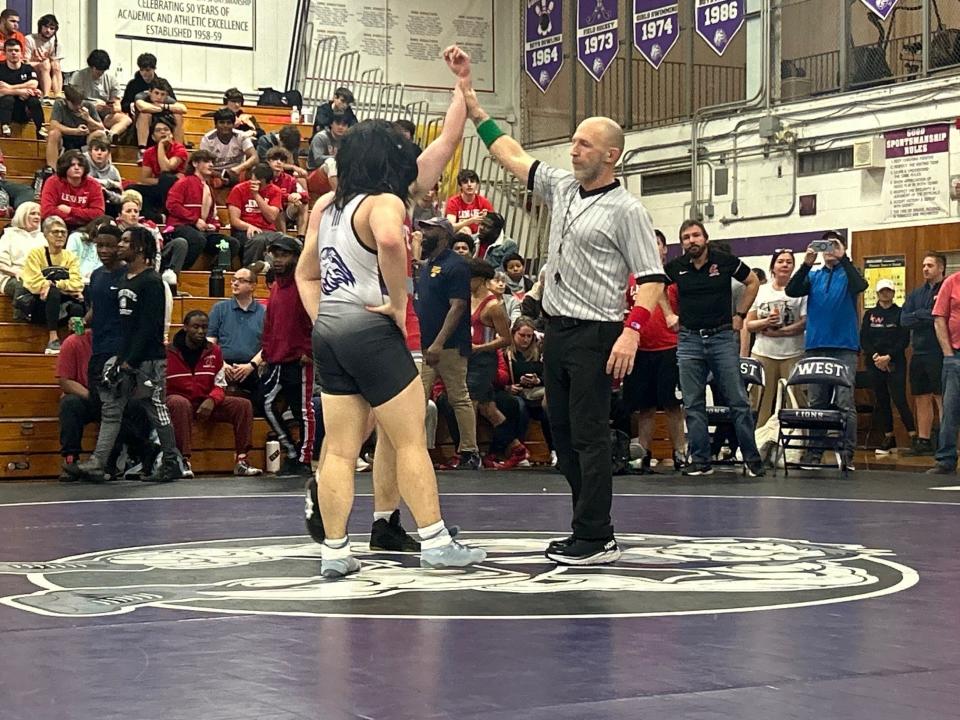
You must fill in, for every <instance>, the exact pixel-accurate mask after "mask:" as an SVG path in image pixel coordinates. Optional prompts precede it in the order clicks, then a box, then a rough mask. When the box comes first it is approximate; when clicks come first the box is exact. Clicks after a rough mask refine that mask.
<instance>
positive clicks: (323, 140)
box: [307, 113, 350, 170]
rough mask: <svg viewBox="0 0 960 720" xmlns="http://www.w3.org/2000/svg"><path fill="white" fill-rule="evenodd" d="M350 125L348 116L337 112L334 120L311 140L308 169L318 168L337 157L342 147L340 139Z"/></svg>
mask: <svg viewBox="0 0 960 720" xmlns="http://www.w3.org/2000/svg"><path fill="white" fill-rule="evenodd" d="M349 129H350V125H349V123H348V121H347V116H346V115H344V114H343V113H335V114H334V116H333V122H331V123H330V127H329V128H327V129H326V130H321V131H320V132H318V133H317V134H316V135H314V136H313V139H312V140H311V141H310V156H309V157H308V158H307V169H308V170H316V169H317V168H319V167H321V166H322V165H323V164H324V163H325V162H326V161H327V160H329V159H331V158H334V157H336V155H337V148H339V147H340V140H341V139H342V138H343V136H344V135H346V133H347V130H349Z"/></svg>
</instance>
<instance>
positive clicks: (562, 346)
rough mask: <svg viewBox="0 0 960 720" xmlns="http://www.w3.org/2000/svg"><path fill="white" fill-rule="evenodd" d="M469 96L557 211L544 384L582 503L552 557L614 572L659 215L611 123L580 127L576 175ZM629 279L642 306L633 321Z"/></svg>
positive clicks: (498, 143)
mask: <svg viewBox="0 0 960 720" xmlns="http://www.w3.org/2000/svg"><path fill="white" fill-rule="evenodd" d="M464 94H465V98H466V100H467V113H468V115H469V116H470V118H471V119H472V120H473V122H474V123H475V124H476V126H477V135H479V136H480V139H481V140H482V141H483V142H484V144H486V146H487V147H488V148H489V149H490V154H491V155H492V156H493V157H494V158H496V159H497V160H498V161H499V162H500V164H502V165H503V166H504V167H505V168H506V169H507V171H509V172H510V173H512V174H513V175H515V176H516V177H517V178H518V179H520V180H525V181H526V182H527V186H528V187H529V188H531V189H532V190H533V191H534V192H536V193H538V194H539V195H541V196H542V197H543V199H544V201H545V202H546V203H547V205H548V206H549V207H550V209H551V219H550V241H549V256H548V261H547V266H546V284H545V287H544V294H543V311H544V316H546V317H547V327H546V337H545V340H544V385H545V389H546V401H547V412H548V413H549V415H550V425H551V427H552V429H553V433H554V444H555V445H556V449H557V464H558V467H559V468H560V471H561V472H562V473H563V474H564V476H565V477H566V478H567V482H569V483H570V489H571V491H572V495H573V522H572V527H573V534H572V535H571V536H570V537H568V538H565V539H563V540H555V541H553V542H551V543H550V545H549V546H548V547H547V551H546V555H547V557H548V558H550V559H551V560H554V561H555V562H558V563H561V564H565V565H594V564H601V563H610V562H615V561H616V560H617V559H618V558H619V557H620V549H619V547H618V546H617V542H616V540H615V539H614V536H613V524H612V523H611V520H610V505H611V501H612V498H613V476H612V475H613V472H612V467H611V449H610V424H609V420H610V393H611V382H612V380H613V379H617V380H622V379H623V377H624V376H625V375H626V374H628V373H629V372H630V370H631V369H632V368H633V361H634V357H635V356H636V353H637V345H638V343H639V339H640V333H639V330H640V328H641V327H643V325H644V323H645V322H646V321H647V320H648V319H649V318H650V311H651V310H652V309H653V307H654V305H656V303H657V301H658V299H659V298H660V295H661V293H662V292H663V286H664V282H665V281H666V277H665V275H664V274H663V266H662V265H661V262H660V254H659V251H658V249H657V238H656V236H655V235H654V232H653V225H652V224H651V222H650V216H649V215H648V214H647V211H646V210H645V209H644V207H643V205H641V204H640V201H639V200H637V198H635V197H634V196H633V195H631V194H630V193H629V192H627V190H626V189H624V188H623V187H621V185H620V183H619V182H618V181H617V180H616V179H615V177H614V168H615V166H616V163H617V161H618V160H619V158H620V156H621V155H622V153H623V131H622V130H621V129H620V126H619V125H617V124H616V123H615V122H613V121H612V120H610V119H609V118H604V117H594V118H588V119H586V120H584V121H583V122H582V123H580V126H579V127H578V128H577V131H576V132H575V133H574V135H573V142H572V145H571V148H570V157H571V163H572V165H573V173H570V172H568V171H565V170H558V169H556V168H552V167H550V166H548V165H545V164H544V163H541V162H539V161H537V160H534V159H533V158H532V157H531V156H530V155H529V154H527V152H526V151H525V150H524V149H523V148H522V147H521V146H520V145H519V143H517V142H516V141H515V140H513V139H512V138H510V137H508V136H507V135H505V134H504V133H503V131H501V130H500V128H499V127H497V125H496V123H495V122H494V121H493V120H492V119H491V118H490V117H489V116H488V115H487V113H486V112H484V110H483V109H482V108H481V107H480V105H479V102H478V101H477V96H476V94H475V93H474V92H473V91H472V90H466V91H465V93H464ZM631 273H632V274H633V275H634V276H635V277H636V279H637V293H636V301H635V305H634V307H633V308H631V309H630V311H629V315H628V316H627V320H626V322H624V319H623V318H624V312H625V309H626V308H625V296H626V288H627V281H628V277H629V275H630V274H631Z"/></svg>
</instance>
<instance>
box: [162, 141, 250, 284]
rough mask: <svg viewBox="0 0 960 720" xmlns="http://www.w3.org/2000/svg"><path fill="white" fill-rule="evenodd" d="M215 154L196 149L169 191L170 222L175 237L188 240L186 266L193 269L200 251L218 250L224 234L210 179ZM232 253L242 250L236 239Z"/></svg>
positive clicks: (231, 241) (230, 240)
mask: <svg viewBox="0 0 960 720" xmlns="http://www.w3.org/2000/svg"><path fill="white" fill-rule="evenodd" d="M213 161H214V157H213V154H212V153H209V152H207V151H206V150H196V151H195V152H193V153H192V154H191V155H190V161H189V162H188V163H187V174H186V175H184V176H183V177H182V178H180V179H179V180H177V181H176V182H175V183H174V184H173V186H172V187H171V188H170V191H169V192H168V193H167V225H172V226H173V237H182V238H183V239H184V240H186V241H187V257H186V259H185V260H184V262H183V266H184V267H185V268H187V269H190V268H191V267H192V266H193V264H194V263H195V262H196V261H197V258H198V257H200V253H202V252H208V253H215V252H217V244H218V243H219V242H220V241H221V240H222V239H223V238H224V237H225V236H223V235H221V234H220V233H219V232H218V230H219V228H220V224H219V223H218V222H217V201H216V199H215V198H214V197H213V188H212V187H211V186H210V179H211V178H212V177H213ZM227 241H228V242H229V243H230V255H231V256H234V255H236V254H237V253H238V252H239V248H240V246H239V245H238V243H237V241H236V240H234V239H233V238H227Z"/></svg>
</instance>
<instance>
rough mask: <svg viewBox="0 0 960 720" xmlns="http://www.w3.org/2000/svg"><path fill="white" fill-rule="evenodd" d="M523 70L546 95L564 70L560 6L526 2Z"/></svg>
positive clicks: (547, 0)
mask: <svg viewBox="0 0 960 720" xmlns="http://www.w3.org/2000/svg"><path fill="white" fill-rule="evenodd" d="M525 38H526V42H525V43H524V46H523V69H524V70H526V72H527V75H529V76H530V79H531V80H533V82H534V83H536V85H537V87H538V88H540V92H542V93H545V92H546V91H547V88H548V87H550V83H552V82H553V79H554V78H555V77H556V76H557V74H558V73H559V72H560V68H561V67H562V66H563V5H562V4H561V1H560V0H527V16H526V31H525Z"/></svg>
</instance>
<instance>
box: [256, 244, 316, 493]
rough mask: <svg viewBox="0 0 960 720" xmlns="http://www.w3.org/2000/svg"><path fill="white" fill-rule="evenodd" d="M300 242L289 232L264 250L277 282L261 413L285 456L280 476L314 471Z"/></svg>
mask: <svg viewBox="0 0 960 720" xmlns="http://www.w3.org/2000/svg"><path fill="white" fill-rule="evenodd" d="M301 249H302V248H301V247H300V244H299V243H298V242H297V241H296V240H295V239H294V238H292V237H288V236H287V235H279V236H276V237H275V239H274V240H272V241H271V243H270V246H269V247H268V248H267V252H269V253H270V254H271V255H272V256H273V265H272V267H273V274H274V277H275V278H276V280H275V281H274V282H273V284H272V285H271V286H270V301H269V302H268V303H267V314H266V317H264V320H263V338H262V340H261V343H262V347H263V350H262V352H261V358H262V359H263V361H264V362H265V363H266V364H267V367H266V371H265V372H264V373H263V375H262V377H263V395H264V397H263V411H264V413H263V414H264V415H265V416H266V420H267V423H268V424H269V425H270V429H271V430H273V432H274V433H276V435H277V439H278V440H279V441H280V446H281V447H282V448H283V450H284V451H285V453H286V459H285V460H284V463H283V466H282V467H281V468H280V474H281V475H303V476H311V475H313V469H312V468H311V466H310V460H311V458H312V457H313V438H314V424H315V422H316V418H315V417H314V413H313V347H312V343H311V332H312V330H313V323H312V322H311V321H310V316H309V315H307V311H306V310H304V308H303V302H302V301H301V300H300V292H299V291H298V290H297V282H296V279H295V277H294V271H295V270H296V267H297V260H299V258H300V251H301ZM280 395H282V396H283V398H284V399H285V400H286V403H287V409H288V410H289V411H290V412H291V413H293V416H294V417H295V418H296V420H297V422H298V423H299V424H300V442H299V443H298V444H295V443H294V442H293V440H292V439H291V438H290V436H289V435H288V434H287V430H286V427H285V426H284V424H283V420H282V419H281V418H280V417H279V416H278V414H277V411H276V407H275V403H276V401H277V399H278V397H279V396H280Z"/></svg>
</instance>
